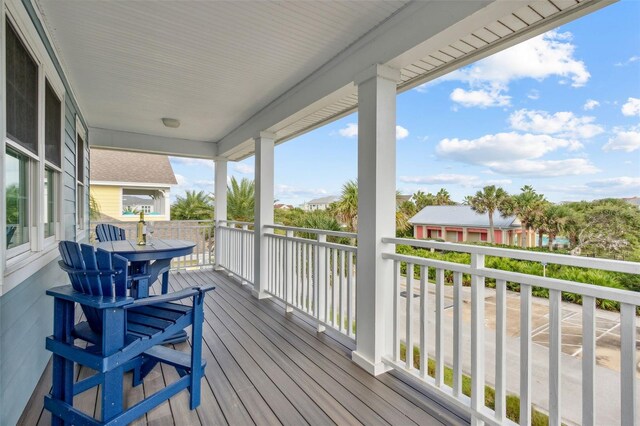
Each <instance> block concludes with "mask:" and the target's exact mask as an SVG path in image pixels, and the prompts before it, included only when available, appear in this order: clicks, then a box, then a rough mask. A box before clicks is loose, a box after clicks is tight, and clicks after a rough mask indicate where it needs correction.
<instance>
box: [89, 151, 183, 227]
mask: <svg viewBox="0 0 640 426" xmlns="http://www.w3.org/2000/svg"><path fill="white" fill-rule="evenodd" d="M177 183H178V182H177V181H176V177H175V175H174V174H173V169H172V168H171V163H170V162H169V157H168V156H166V155H155V154H145V153H141V152H122V151H115V150H106V149H95V148H93V149H92V150H91V181H90V191H91V195H93V197H94V199H95V200H96V201H97V202H98V205H99V207H100V213H101V214H102V217H103V218H104V217H105V216H108V217H111V218H113V219H115V220H138V214H139V212H144V213H145V219H146V220H170V217H171V216H170V208H171V202H170V199H169V195H170V192H171V186H172V185H176V184H177Z"/></svg>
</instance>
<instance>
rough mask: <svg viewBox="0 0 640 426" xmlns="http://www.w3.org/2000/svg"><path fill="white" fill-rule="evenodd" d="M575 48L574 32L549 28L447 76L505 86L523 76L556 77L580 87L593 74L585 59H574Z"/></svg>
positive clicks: (454, 78)
mask: <svg viewBox="0 0 640 426" xmlns="http://www.w3.org/2000/svg"><path fill="white" fill-rule="evenodd" d="M575 48H576V47H575V45H574V44H572V43H571V33H567V32H565V33H559V32H557V31H549V32H547V33H544V34H541V35H539V36H537V37H534V38H532V39H530V40H527V41H525V42H523V43H520V44H517V45H515V46H513V47H511V48H509V49H506V50H503V51H501V52H498V53H496V54H495V55H492V56H489V57H488V58H485V59H483V60H481V61H479V62H477V63H475V64H473V65H471V66H468V67H465V68H462V69H460V70H457V71H454V72H452V73H450V74H448V75H446V76H444V79H445V80H460V81H466V82H469V83H470V84H492V85H496V84H497V85H501V86H506V85H507V84H509V82H511V81H513V80H518V79H522V78H533V79H535V80H539V81H541V80H544V79H545V78H548V77H551V76H557V77H561V78H565V79H569V80H571V85H572V86H573V87H581V86H584V85H585V84H586V83H587V81H588V80H589V78H590V77H591V74H589V72H588V71H587V68H586V66H585V64H584V62H582V61H579V60H577V59H575V58H574V56H573V55H574V52H575Z"/></svg>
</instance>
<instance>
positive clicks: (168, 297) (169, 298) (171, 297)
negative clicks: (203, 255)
mask: <svg viewBox="0 0 640 426" xmlns="http://www.w3.org/2000/svg"><path fill="white" fill-rule="evenodd" d="M214 288H215V287H214V286H212V285H210V286H205V287H191V288H186V289H184V290H180V291H176V292H175V293H167V294H163V295H161V296H151V297H145V298H143V299H136V300H135V301H134V302H133V303H132V304H130V305H126V306H124V309H131V308H137V307H139V306H148V305H157V304H158V303H165V302H173V301H175V300H180V299H186V298H188V297H193V296H196V295H200V296H202V295H204V293H206V292H208V291H211V290H213V289H214Z"/></svg>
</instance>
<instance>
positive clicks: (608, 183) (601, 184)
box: [586, 176, 640, 193]
mask: <svg viewBox="0 0 640 426" xmlns="http://www.w3.org/2000/svg"><path fill="white" fill-rule="evenodd" d="M586 185H587V186H588V187H590V188H595V189H600V190H603V191H604V192H608V191H611V192H615V193H620V192H625V191H637V190H640V177H630V176H620V177H614V178H607V179H598V180H594V181H591V182H587V184H586Z"/></svg>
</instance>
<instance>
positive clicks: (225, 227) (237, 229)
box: [220, 226, 254, 235]
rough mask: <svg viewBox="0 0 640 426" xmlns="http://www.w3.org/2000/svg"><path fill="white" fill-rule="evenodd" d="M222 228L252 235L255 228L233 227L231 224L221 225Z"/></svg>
mask: <svg viewBox="0 0 640 426" xmlns="http://www.w3.org/2000/svg"><path fill="white" fill-rule="evenodd" d="M220 229H224V230H225V232H226V231H230V232H237V233H240V234H251V235H253V233H254V231H253V229H242V228H232V227H231V226H221V227H220Z"/></svg>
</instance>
